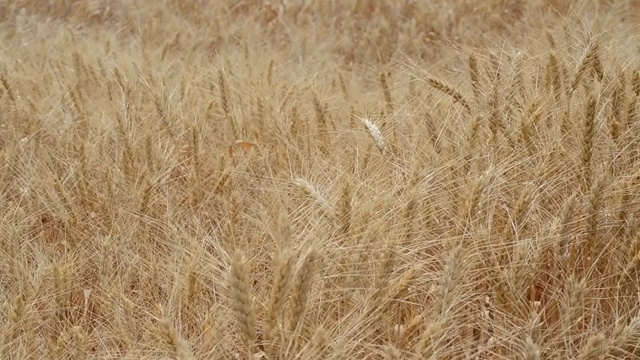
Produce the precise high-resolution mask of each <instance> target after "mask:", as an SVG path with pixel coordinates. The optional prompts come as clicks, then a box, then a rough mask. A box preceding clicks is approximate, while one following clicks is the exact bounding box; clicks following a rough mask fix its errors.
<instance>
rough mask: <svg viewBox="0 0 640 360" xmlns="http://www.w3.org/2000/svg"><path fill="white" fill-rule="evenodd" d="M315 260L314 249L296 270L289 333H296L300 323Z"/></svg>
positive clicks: (305, 306)
mask: <svg viewBox="0 0 640 360" xmlns="http://www.w3.org/2000/svg"><path fill="white" fill-rule="evenodd" d="M317 260H318V252H317V251H316V250H314V249H311V250H309V251H308V252H307V254H306V255H305V257H304V259H303V261H302V264H301V265H300V267H299V268H298V271H297V272H296V274H295V278H294V280H293V284H292V285H291V300H290V301H291V314H290V317H289V324H288V329H289V331H291V332H293V331H296V330H297V329H298V328H299V326H300V325H301V323H302V320H303V315H304V312H305V309H306V308H307V298H308V296H309V291H310V289H311V285H312V282H311V280H312V276H313V272H314V270H315V265H316V261H317Z"/></svg>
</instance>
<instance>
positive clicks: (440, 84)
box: [426, 75, 471, 112]
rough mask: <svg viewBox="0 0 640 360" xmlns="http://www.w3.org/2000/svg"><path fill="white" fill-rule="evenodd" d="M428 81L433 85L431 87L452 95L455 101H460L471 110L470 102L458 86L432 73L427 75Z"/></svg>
mask: <svg viewBox="0 0 640 360" xmlns="http://www.w3.org/2000/svg"><path fill="white" fill-rule="evenodd" d="M426 81H427V84H429V85H431V87H433V88H434V89H436V90H438V91H441V92H443V93H445V94H447V95H449V96H451V98H452V99H453V101H454V102H456V103H459V104H460V105H462V107H464V108H465V109H466V110H467V111H469V112H471V106H470V105H469V102H467V100H466V99H465V98H464V96H462V94H461V93H460V92H459V91H458V90H457V89H456V88H454V87H453V86H451V85H449V84H447V83H446V82H444V81H442V80H440V79H437V78H435V77H433V76H430V75H427V77H426Z"/></svg>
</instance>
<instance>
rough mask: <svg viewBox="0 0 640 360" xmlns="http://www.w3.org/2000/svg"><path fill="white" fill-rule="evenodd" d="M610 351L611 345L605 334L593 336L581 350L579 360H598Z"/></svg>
mask: <svg viewBox="0 0 640 360" xmlns="http://www.w3.org/2000/svg"><path fill="white" fill-rule="evenodd" d="M608 351H609V344H608V340H607V338H606V337H605V336H604V334H602V333H599V334H596V335H593V336H591V337H590V338H589V340H587V343H586V344H585V345H584V346H583V347H582V349H581V350H580V354H579V355H578V360H588V359H598V358H600V357H601V356H603V355H605V354H606V353H607V352H608Z"/></svg>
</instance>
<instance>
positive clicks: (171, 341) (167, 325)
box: [158, 317, 195, 360]
mask: <svg viewBox="0 0 640 360" xmlns="http://www.w3.org/2000/svg"><path fill="white" fill-rule="evenodd" d="M158 324H159V326H160V330H161V331H162V336H163V338H164V340H165V342H166V343H167V344H168V345H169V353H170V354H171V357H172V358H174V359H176V360H195V357H194V356H193V354H192V353H191V350H190V349H189V346H188V345H187V343H186V342H185V341H184V340H183V339H182V338H180V336H179V335H178V333H177V332H176V330H175V328H174V327H173V325H172V324H171V320H170V319H169V318H167V317H164V318H162V319H160V321H159V323H158Z"/></svg>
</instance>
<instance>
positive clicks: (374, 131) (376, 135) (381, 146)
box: [360, 118, 387, 155]
mask: <svg viewBox="0 0 640 360" xmlns="http://www.w3.org/2000/svg"><path fill="white" fill-rule="evenodd" d="M360 121H361V122H362V124H363V125H364V127H365V128H366V129H367V131H369V135H371V138H372V139H373V141H374V142H375V144H376V146H377V147H378V150H380V152H381V153H382V154H383V155H384V154H385V153H386V151H387V147H386V145H385V141H384V137H383V136H382V132H381V131H380V128H378V125H376V124H375V123H374V122H372V121H371V120H369V119H367V118H364V119H361V120H360Z"/></svg>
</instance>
